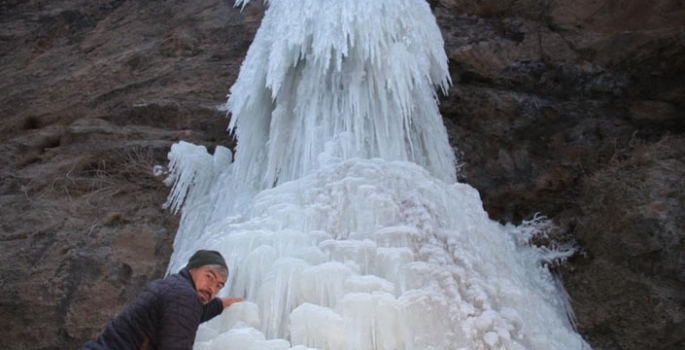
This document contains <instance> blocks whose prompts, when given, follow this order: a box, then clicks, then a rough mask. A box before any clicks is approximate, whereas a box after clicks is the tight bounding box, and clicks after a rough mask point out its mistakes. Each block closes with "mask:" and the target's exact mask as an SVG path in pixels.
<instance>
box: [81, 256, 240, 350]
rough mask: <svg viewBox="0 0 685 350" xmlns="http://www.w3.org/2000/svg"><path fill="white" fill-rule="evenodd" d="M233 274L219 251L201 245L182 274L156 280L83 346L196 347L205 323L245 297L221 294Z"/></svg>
mask: <svg viewBox="0 0 685 350" xmlns="http://www.w3.org/2000/svg"><path fill="white" fill-rule="evenodd" d="M226 278H228V267H227V266H226V261H225V260H224V258H223V257H222V256H221V254H220V253H219V252H216V251H213V250H198V251H197V252H195V254H193V256H192V257H191V258H190V260H188V265H186V267H184V268H183V269H181V271H179V272H178V273H177V274H173V275H170V276H167V277H166V278H164V279H160V280H155V281H152V282H150V283H149V284H148V285H147V287H146V289H145V291H144V292H143V293H142V294H141V295H140V296H138V299H136V301H135V302H134V303H133V304H132V305H129V306H128V307H127V308H126V309H125V310H124V312H122V313H121V314H120V315H118V316H117V317H116V318H114V320H112V321H111V322H110V323H109V324H108V325H107V328H106V329H105V331H104V332H103V333H102V334H101V335H100V337H98V339H97V340H95V341H90V342H88V343H86V344H84V345H83V347H82V349H120V350H128V349H131V350H134V349H135V350H139V349H140V350H152V349H157V350H167V349H183V350H190V349H192V347H193V343H194V342H195V333H196V332H197V328H198V326H199V325H200V323H202V322H205V321H208V320H210V319H212V318H214V317H215V316H217V315H219V314H221V312H222V311H223V309H224V308H227V307H229V306H230V305H231V304H233V303H236V302H239V301H242V300H243V299H241V298H217V297H216V296H217V294H218V293H219V290H220V289H221V288H223V286H224V283H226Z"/></svg>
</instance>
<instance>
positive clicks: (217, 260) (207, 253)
mask: <svg viewBox="0 0 685 350" xmlns="http://www.w3.org/2000/svg"><path fill="white" fill-rule="evenodd" d="M206 265H218V266H221V267H223V268H224V270H226V272H228V266H227V265H226V260H224V257H223V256H221V253H219V252H217V251H215V250H198V251H196V252H195V254H193V256H191V257H190V260H188V265H186V267H187V268H189V269H196V268H198V267H202V266H206Z"/></svg>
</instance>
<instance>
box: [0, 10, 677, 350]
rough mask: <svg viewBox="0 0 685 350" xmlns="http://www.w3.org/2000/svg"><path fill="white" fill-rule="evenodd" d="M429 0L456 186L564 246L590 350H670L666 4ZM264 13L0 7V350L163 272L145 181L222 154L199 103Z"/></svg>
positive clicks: (48, 342) (673, 171)
mask: <svg viewBox="0 0 685 350" xmlns="http://www.w3.org/2000/svg"><path fill="white" fill-rule="evenodd" d="M430 3H431V6H432V8H433V10H434V13H435V14H436V17H437V19H438V23H439V25H440V27H441V29H442V31H443V36H444V38H445V49H446V51H447V54H448V56H449V59H450V71H451V74H452V80H453V82H454V86H453V87H452V89H451V91H450V94H449V96H446V97H444V98H443V99H442V101H441V111H442V114H443V116H444V118H445V123H446V125H447V126H448V131H449V134H450V138H451V141H452V143H453V145H454V146H455V147H457V149H458V150H459V151H460V158H461V161H462V162H463V165H462V167H461V168H460V179H461V181H464V182H467V183H469V184H471V185H472V186H474V187H475V188H477V189H478V190H479V191H480V193H481V197H482V198H483V201H484V206H485V208H486V210H487V211H488V212H489V214H490V216H491V218H492V219H494V220H500V221H508V222H516V223H518V222H520V221H521V220H524V219H529V218H531V217H532V216H533V215H534V214H535V213H536V212H539V213H542V214H544V215H546V216H547V217H549V218H552V219H554V221H555V222H556V223H557V225H558V226H559V229H560V232H561V234H562V235H564V236H567V237H569V238H572V239H575V240H576V241H577V242H578V246H579V250H580V253H579V254H578V255H577V256H575V257H573V258H572V259H571V260H570V261H569V262H568V263H567V264H566V265H564V266H562V267H560V268H558V272H559V273H560V274H561V275H562V276H563V278H564V281H565V285H566V288H567V290H568V292H569V294H570V296H571V298H572V302H573V307H574V310H575V312H576V316H577V319H578V329H579V331H580V332H581V333H582V334H583V335H584V337H585V338H586V339H587V340H588V341H589V342H590V343H591V344H592V346H593V347H594V348H596V349H682V348H685V228H684V227H683V225H684V224H683V223H685V217H684V216H685V211H684V210H683V208H685V203H684V201H685V136H684V135H683V131H684V130H685V116H684V115H683V108H684V107H685V103H684V102H685V101H684V99H685V29H684V28H685V7H684V6H683V4H682V1H677V0H656V1H641V0H592V1H591V0H584V1H552V0H545V1H533V0H522V1H505V0H483V1H475V0H435V1H430ZM260 5H261V4H260V3H257V2H255V3H253V4H251V5H249V6H248V7H246V8H245V10H243V11H242V12H241V11H239V10H237V9H234V8H232V7H231V6H232V3H230V2H221V1H209V2H207V1H176V0H172V1H126V0H91V1H84V0H58V1H41V0H32V1H18V0H15V1H2V2H0V23H2V25H0V118H2V123H1V124H0V164H2V165H0V208H2V210H0V266H2V267H0V329H2V337H0V348H2V349H73V348H77V347H78V346H79V345H81V344H82V343H83V342H84V341H85V340H87V339H89V338H93V337H94V336H96V334H97V333H99V332H100V331H101V330H102V329H103V327H104V325H105V323H106V322H107V321H108V320H109V319H110V318H111V317H113V316H114V315H115V314H116V313H117V312H119V311H121V309H122V308H123V307H124V305H126V304H127V303H129V302H130V301H131V300H132V299H133V298H135V296H136V295H137V294H138V293H139V292H140V291H141V290H142V288H143V286H144V285H145V284H146V283H147V282H148V281H150V280H151V279H155V278H159V277H161V276H163V274H164V273H165V271H166V266H167V263H168V259H169V256H170V253H171V250H172V242H173V236H174V233H175V231H176V228H177V224H178V223H177V220H178V219H177V218H176V217H174V216H172V215H171V214H169V213H168V212H166V211H164V210H162V209H161V204H162V203H164V201H165V198H166V195H167V193H168V189H167V188H166V187H164V186H163V185H162V183H161V179H160V178H155V177H154V176H153V175H152V167H153V166H154V165H156V164H160V165H166V162H167V161H166V154H167V152H168V151H169V147H170V145H171V144H172V143H173V142H176V141H178V140H186V141H190V142H194V143H199V144H205V145H207V146H208V147H209V148H210V150H211V148H212V147H213V146H215V145H217V144H221V145H224V146H229V147H231V146H233V145H234V141H233V140H232V139H231V138H230V136H229V135H228V134H227V133H226V132H225V130H226V126H227V123H228V121H227V119H226V118H225V116H224V115H223V113H222V112H219V111H218V110H217V108H216V107H217V105H219V104H221V103H223V102H224V100H225V95H226V93H227V91H228V88H229V87H230V86H231V85H232V83H233V81H234V80H235V78H236V76H237V73H238V70H239V67H240V63H241V61H242V59H243V58H244V56H245V53H246V51H247V48H248V46H249V44H250V43H251V40H252V38H253V36H254V33H255V31H256V29H257V27H258V25H259V21H260V18H261V14H262V11H263V8H261V6H260Z"/></svg>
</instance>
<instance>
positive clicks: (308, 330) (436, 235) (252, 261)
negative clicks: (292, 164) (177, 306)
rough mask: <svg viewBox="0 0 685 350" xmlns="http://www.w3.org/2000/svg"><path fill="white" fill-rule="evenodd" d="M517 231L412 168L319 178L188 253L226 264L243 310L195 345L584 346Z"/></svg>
mask: <svg viewBox="0 0 685 350" xmlns="http://www.w3.org/2000/svg"><path fill="white" fill-rule="evenodd" d="M514 232H516V230H508V229H506V228H505V227H504V226H502V225H500V224H498V223H496V222H493V221H491V220H489V219H488V217H487V214H486V213H485V212H484V211H483V209H482V204H481V201H480V198H479V195H478V193H477V191H475V190H474V189H473V188H472V187H470V186H468V185H465V184H459V183H456V184H447V183H445V182H443V181H441V180H438V179H435V178H434V177H432V176H431V175H430V174H429V173H428V172H427V171H426V170H424V169H423V168H421V167H419V166H417V165H415V164H412V163H408V162H388V161H384V160H380V159H373V160H362V159H356V160H348V161H345V162H342V163H339V164H336V165H330V166H327V167H324V168H323V169H320V170H319V171H317V172H316V173H314V174H310V175H307V176H305V177H303V178H300V179H298V180H294V181H291V182H288V183H285V184H282V185H280V186H278V187H276V188H273V189H269V190H265V191H262V192H261V193H259V194H258V195H257V196H256V197H255V198H254V201H253V202H252V204H251V205H250V207H249V209H247V211H246V212H245V213H243V214H242V215H240V216H239V217H235V218H229V219H227V220H226V221H224V222H221V223H220V224H218V225H215V226H214V227H213V228H212V230H211V232H210V233H209V234H208V235H205V236H204V237H203V238H201V239H200V240H198V241H194V242H192V247H190V249H189V250H187V252H189V253H190V252H192V251H194V249H196V248H207V247H209V248H212V249H216V250H219V251H220V252H222V254H223V255H224V256H225V257H226V259H227V263H228V265H229V267H230V270H231V273H230V277H229V279H228V282H227V284H226V288H225V290H224V291H223V292H222V295H232V296H243V297H245V298H246V299H247V300H248V302H246V303H242V304H237V305H235V306H232V307H231V308H229V309H228V310H227V311H226V312H224V314H223V315H222V316H221V317H220V318H219V319H217V320H213V321H211V322H210V323H209V324H207V325H205V326H202V327H201V329H200V332H199V334H198V339H197V341H198V343H197V344H196V348H197V349H224V348H235V346H236V345H235V344H236V343H239V344H245V345H244V346H242V345H241V346H240V347H238V348H241V349H290V347H291V346H296V345H302V346H306V347H309V348H316V349H360V350H361V349H431V348H432V349H460V348H464V349H582V348H583V346H584V342H583V340H582V339H581V337H580V336H578V335H577V334H576V333H575V332H574V330H573V328H572V327H571V325H570V323H569V322H568V319H567V315H566V309H565V303H566V301H565V300H564V298H563V294H562V293H560V292H559V290H558V288H557V286H556V284H555V281H554V279H553V277H552V276H551V275H550V272H549V271H548V269H547V268H545V267H544V261H541V256H542V254H541V253H544V252H541V251H539V250H538V249H536V248H535V247H530V246H527V245H521V244H517V242H519V238H520V237H517V236H514V235H513V234H515V233H514ZM277 339H281V340H280V341H278V340H277Z"/></svg>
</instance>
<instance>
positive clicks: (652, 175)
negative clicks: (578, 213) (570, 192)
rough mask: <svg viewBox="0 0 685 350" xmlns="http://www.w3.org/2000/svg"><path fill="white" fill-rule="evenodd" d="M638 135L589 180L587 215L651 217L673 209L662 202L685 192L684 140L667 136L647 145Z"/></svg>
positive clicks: (616, 217) (617, 218)
mask: <svg viewBox="0 0 685 350" xmlns="http://www.w3.org/2000/svg"><path fill="white" fill-rule="evenodd" d="M635 136H636V135H633V138H631V140H630V141H629V142H628V144H627V146H626V147H624V148H621V149H617V150H616V151H615V152H614V155H613V156H612V157H611V159H610V161H609V164H608V166H607V167H605V168H604V169H602V170H600V171H597V172H595V173H594V174H592V175H591V176H589V177H588V178H586V180H585V186H584V189H583V192H584V193H585V202H586V203H587V204H588V205H587V206H586V212H588V213H590V212H606V213H609V214H610V215H612V216H614V219H616V220H622V218H626V217H634V216H642V217H649V216H652V215H650V213H653V212H654V211H655V210H657V209H659V211H661V212H664V211H668V210H670V209H669V207H668V206H665V205H664V204H663V202H664V201H667V200H668V198H670V197H674V196H675V197H679V196H682V194H683V193H685V164H683V159H685V139H684V138H683V137H670V136H666V137H664V138H662V139H661V140H659V141H657V142H655V143H647V142H644V141H641V140H639V139H637V138H636V137H635ZM681 199H682V198H681ZM645 209H648V210H645Z"/></svg>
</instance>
